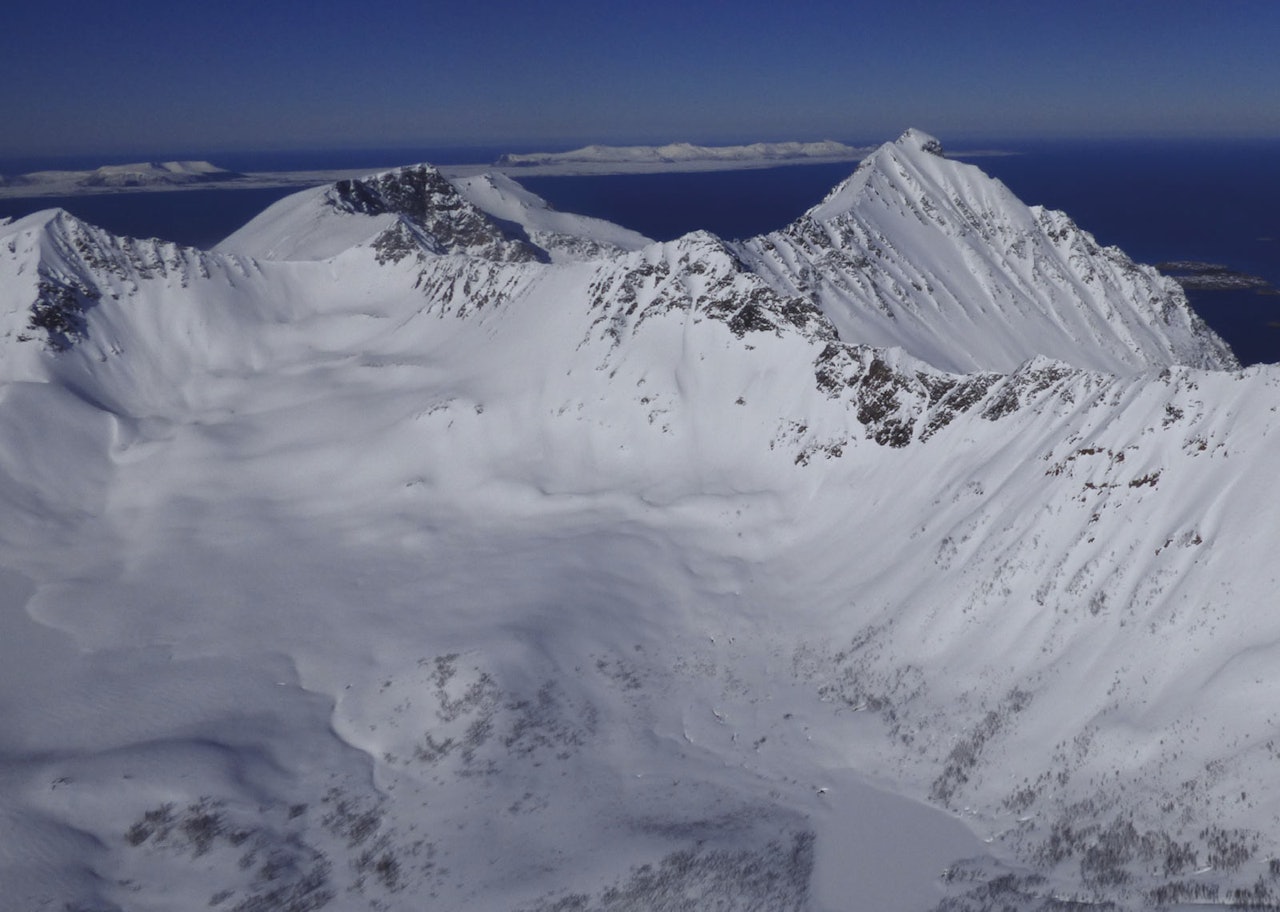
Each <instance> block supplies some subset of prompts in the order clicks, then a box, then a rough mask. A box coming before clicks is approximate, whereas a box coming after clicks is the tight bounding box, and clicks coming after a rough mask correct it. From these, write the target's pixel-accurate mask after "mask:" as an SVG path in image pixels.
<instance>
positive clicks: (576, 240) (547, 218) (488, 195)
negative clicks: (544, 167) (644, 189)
mask: <svg viewBox="0 0 1280 912" xmlns="http://www.w3.org/2000/svg"><path fill="white" fill-rule="evenodd" d="M647 243H649V239H648V238H646V237H644V236H643V235H640V234H637V233H636V232H634V231H630V230H628V229H626V228H622V227H620V226H618V225H613V224H611V223H609V222H605V221H602V220H600V219H594V218H589V217H587V216H581V215H572V214H569V213H563V212H556V211H555V210H554V209H552V208H551V207H550V206H549V205H548V204H547V203H546V202H545V201H544V200H542V199H540V198H539V197H537V196H534V195H533V194H532V193H529V192H528V191H527V190H525V189H524V188H523V187H520V186H519V185H518V184H516V183H515V182H514V181H512V180H510V179H509V178H506V177H504V176H502V175H500V174H482V175H476V176H472V177H465V178H457V179H454V180H452V181H451V180H447V179H446V178H444V177H443V176H442V175H441V174H440V172H438V171H437V170H436V169H435V168H432V167H431V166H429V165H417V166H414V167H409V168H402V169H399V170H396V171H387V172H384V173H382V174H377V175H373V176H371V177H368V178H364V179H351V180H343V181H339V182H338V183H336V184H334V185H333V186H329V187H317V188H314V189H311V190H304V191H302V192H300V193H296V194H293V195H292V196H288V197H286V198H285V199H282V200H280V201H279V202H277V203H275V204H274V205H272V206H271V207H269V208H268V209H267V210H266V211H265V212H263V213H262V214H261V215H259V216H258V217H257V218H255V219H253V220H252V221H251V222H250V223H249V224H248V225H245V226H244V227H243V228H241V229H240V230H239V231H237V232H235V233H234V234H232V235H231V236H230V237H229V238H227V239H226V240H224V241H223V242H222V243H221V244H219V245H218V248H217V249H218V250H220V251H223V252H237V253H246V254H249V255H251V256H255V257H258V258H261V259H275V260H297V259H304V260H305V259H314V260H321V259H327V258H329V257H331V256H334V255H336V254H338V253H340V252H342V251H343V250H346V249H348V248H350V247H353V246H356V245H357V244H369V245H372V246H373V247H374V248H376V249H377V250H378V251H379V253H380V256H382V257H383V258H386V257H393V256H397V255H401V254H404V253H407V251H409V250H411V249H412V250H414V251H417V249H418V247H419V246H421V247H423V248H424V249H423V253H427V254H440V253H470V254H478V255H481V256H490V255H491V251H490V250H488V249H485V248H486V247H491V248H492V250H498V251H502V253H501V256H502V257H508V258H516V259H544V260H549V261H550V260H556V261H558V260H565V259H568V260H573V259H590V258H594V257H597V256H600V255H602V254H606V253H617V252H620V251H623V250H635V249H637V248H639V247H642V246H644V245H645V244H647Z"/></svg>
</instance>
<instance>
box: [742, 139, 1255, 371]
mask: <svg viewBox="0 0 1280 912" xmlns="http://www.w3.org/2000/svg"><path fill="white" fill-rule="evenodd" d="M743 247H744V251H745V253H744V256H745V258H746V259H747V260H748V261H750V262H751V263H752V265H753V267H754V268H756V269H757V270H758V271H760V272H761V273H762V274H766V275H772V276H773V277H774V280H775V282H776V283H777V284H776V285H775V287H777V288H778V290H780V291H784V292H785V293H788V294H800V295H805V296H807V297H809V298H810V299H811V300H813V301H815V302H817V303H818V304H819V306H820V307H821V308H822V310H823V312H824V313H826V315H827V316H828V318H830V319H831V321H832V322H833V323H834V324H835V325H836V327H837V328H838V330H839V332H840V337H841V338H842V339H843V340H844V341H846V342H852V343H856V344H866V345H875V346H900V347H902V348H904V349H905V350H906V351H908V352H910V353H911V354H913V355H915V356H916V357H917V358H920V359H922V360H924V361H927V362H928V363H930V364H932V365H933V366H934V367H937V368H940V369H942V370H948V371H973V370H996V371H1009V370H1013V369H1014V368H1016V367H1017V366H1018V365H1019V364H1021V363H1022V362H1023V361H1025V360H1027V359H1028V358H1032V357H1034V356H1036V355H1045V356H1048V357H1051V358H1057V359H1060V360H1062V361H1064V362H1066V363H1068V364H1071V365H1074V366H1076V367H1082V368H1087V369H1091V370H1101V371H1106V372H1108V373H1120V374H1124V373H1131V372H1133V371H1137V370H1143V369H1146V368H1148V367H1151V366H1164V365H1168V364H1185V365H1188V366H1194V367H1205V368H1225V367H1233V366H1235V364H1236V361H1235V358H1234V356H1232V355H1231V353H1230V351H1229V349H1228V348H1227V346H1226V344H1225V343H1223V342H1222V340H1221V339H1219V338H1218V337H1217V336H1216V335H1215V334H1214V333H1213V332H1212V331H1211V330H1209V329H1208V328H1207V327H1206V326H1205V325H1204V323H1203V321H1202V320H1201V319H1200V318H1199V317H1198V316H1196V314H1195V313H1194V312H1193V311H1192V310H1191V308H1190V306H1189V305H1188V304H1187V300H1186V297H1185V295H1184V294H1183V293H1182V291H1181V289H1180V288H1178V287H1177V286H1176V285H1175V283H1173V282H1172V281H1171V280H1168V279H1165V278H1163V277H1162V276H1160V275H1159V274H1158V273H1156V271H1155V270H1154V269H1152V268H1151V267H1149V266H1140V265H1138V264H1135V263H1134V262H1133V261H1132V260H1130V259H1129V258H1128V257H1127V256H1125V255H1124V253H1123V252H1121V251H1120V250H1118V249H1116V248H1114V247H1102V246H1101V245H1099V244H1098V243H1097V241H1095V240H1094V238H1093V236H1092V235H1090V234H1089V233H1088V232H1086V231H1082V230H1081V229H1080V228H1078V227H1077V226H1076V225H1075V224H1074V223H1073V222H1072V221H1071V220H1070V219H1069V218H1067V217H1066V216H1065V215H1063V214H1062V213H1059V212H1051V211H1048V210H1045V209H1043V208H1042V207H1039V206H1031V207H1029V206H1027V205H1026V204H1024V203H1023V202H1022V201H1021V200H1019V199H1018V198H1017V197H1016V196H1014V194H1013V193H1012V192H1011V191H1010V190H1009V189H1008V188H1007V187H1005V185H1004V184H1002V183H1001V182H1000V181H998V180H996V179H994V178H991V177H988V176H987V175H986V174H984V173H983V172H982V171H981V170H980V169H979V168H977V167H975V166H974V165H969V164H966V163H964V162H959V161H954V160H952V159H948V158H945V157H943V154H942V144H941V143H940V142H939V141H938V140H937V139H936V138H935V137H933V136H930V135H929V134H928V133H924V132H923V131H920V130H914V129H912V130H907V131H906V132H905V133H903V134H902V135H901V136H900V137H899V138H898V139H897V140H895V141H894V142H891V143H885V144H884V145H882V146H881V147H880V148H879V149H877V150H876V151H875V152H873V153H872V154H871V155H869V156H867V158H866V159H864V160H863V161H862V163H861V164H860V165H859V166H858V168H857V170H856V171H854V173H853V174H852V175H850V176H849V178H848V179H847V180H845V181H844V182H843V183H841V184H840V185H838V186H837V187H836V188H835V189H834V190H832V191H831V192H830V193H829V194H828V195H827V197H826V199H824V200H823V201H822V202H821V203H819V204H818V205H817V206H814V207H813V208H812V209H810V210H809V211H808V212H807V213H805V215H803V216H801V217H800V218H799V219H798V220H797V221H796V222H794V223H793V224H792V225H790V226H788V227H787V228H785V229H783V230H782V231H778V232H774V233H772V234H769V235H766V236H764V237H762V238H756V239H754V240H752V241H747V242H746V243H745V244H744V245H743Z"/></svg>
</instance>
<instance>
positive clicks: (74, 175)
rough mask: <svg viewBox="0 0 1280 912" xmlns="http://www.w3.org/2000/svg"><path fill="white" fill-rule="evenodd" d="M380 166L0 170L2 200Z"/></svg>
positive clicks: (297, 180) (319, 180)
mask: <svg viewBox="0 0 1280 912" xmlns="http://www.w3.org/2000/svg"><path fill="white" fill-rule="evenodd" d="M374 170H377V169H371V168H362V169H359V170H354V171H353V170H341V171H265V172H254V173H250V174H244V173H241V172H239V171H231V170H229V169H227V168H222V167H219V166H218V165H215V164H213V163H211V162H207V161H166V162H134V163H130V164H124V165H103V166H102V167H100V168H94V169H92V170H87V171H32V172H29V173H27V174H18V175H12V176H5V175H0V199H12V198H18V197H22V198H27V197H44V196H81V195H90V194H103V193H139V192H150V191H159V190H206V189H207V190H231V189H237V188H251V187H305V186H311V185H315V184H325V183H330V182H332V181H334V180H340V179H342V178H344V177H358V176H361V175H364V174H368V173H369V172H370V171H374Z"/></svg>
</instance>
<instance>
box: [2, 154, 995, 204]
mask: <svg viewBox="0 0 1280 912" xmlns="http://www.w3.org/2000/svg"><path fill="white" fill-rule="evenodd" d="M873 148H874V147H872V146H850V145H846V144H844V143H839V142H834V141H830V140H827V141H823V142H812V143H804V142H779V143H752V144H750V145H740V146H697V145H693V144H690V143H671V144H668V145H665V146H602V145H594V146H584V147H583V148H581V149H575V150H572V151H569V152H527V153H505V154H502V155H499V156H498V157H497V158H496V159H495V160H492V161H487V162H472V163H465V162H464V163H448V164H439V163H437V162H431V161H428V163H429V164H432V165H434V166H435V167H437V168H438V169H439V171H440V172H441V173H442V174H443V175H445V176H446V177H450V178H454V177H458V178H461V177H472V176H474V175H477V174H483V173H485V172H493V171H496V172H500V173H503V174H507V175H510V176H511V177H513V178H515V179H517V180H519V179H520V178H522V177H591V176H602V177H603V176H610V175H625V174H680V173H705V172H715V171H741V170H761V169H766V168H783V167H789V166H793V165H832V164H841V163H845V162H857V161H861V160H862V158H863V157H865V156H866V155H867V153H869V152H870V151H871V150H872V149H873ZM1018 154H1019V153H1017V152H1011V151H1006V150H1001V149H975V150H967V151H958V152H950V151H949V152H948V153H947V155H948V157H950V158H984V157H998V156H1008V155H1018ZM417 163H418V162H416V161H410V160H405V161H398V162H396V163H394V164H388V165H385V166H382V167H366V168H318V169H305V170H279V171H274V170H270V171H268V170H245V171H233V170H230V169H226V168H222V167H220V166H218V165H216V164H213V163H211V162H207V161H185V162H141V163H136V164H127V165H106V166H102V167H99V168H96V169H85V170H46V171H36V172H30V173H27V174H18V175H0V199H40V198H45V197H74V196H99V195H104V194H117V193H163V192H173V191H180V190H250V189H272V188H288V187H297V188H299V189H301V188H304V187H314V186H319V185H321V184H328V183H333V182H334V181H339V180H345V179H348V178H354V177H363V176H366V175H369V174H376V173H378V172H380V171H386V170H390V169H392V168H396V167H402V166H404V165H411V164H417Z"/></svg>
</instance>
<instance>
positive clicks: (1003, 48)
mask: <svg viewBox="0 0 1280 912" xmlns="http://www.w3.org/2000/svg"><path fill="white" fill-rule="evenodd" d="M1278 45H1280V2H1276V0H1214V2H1209V0H1205V2H1189V0H1163V2H1157V0H1150V2H1137V0H1106V2H1102V0H1072V2H1060V0H1053V2H1041V0H1018V2H1006V0H987V2H983V0H969V2H960V0H932V2H924V0H915V2H910V0H906V2H904V0H879V2H875V3H859V2H849V0H842V2H824V0H818V2H808V3H803V2H801V3H793V4H784V3H782V2H779V0H769V2H763V0H734V2H727V0H726V2H717V0H647V2H630V0H628V2H622V0H592V2H578V0H568V2H557V0H544V2H534V0H521V2H509V0H487V2H486V0H458V2H451V3H440V2H409V0H371V2H370V3H368V4H365V5H363V6H361V5H359V4H353V3H349V2H341V0H312V2H310V3H300V2H299V3H272V2H271V0H261V2H245V0H223V2H219V3H204V2H202V3H193V2H185V0H168V2H157V0H130V2H128V3H108V2H101V0H95V2H86V0H60V2H59V3H58V4H57V5H56V7H54V6H50V5H48V4H35V3H25V2H24V3H15V4H9V5H8V8H7V9H6V10H5V12H4V13H3V14H0V62H2V64H0V75H2V77H3V81H2V82H0V158H14V157H20V156H23V157H29V156H45V155H56V154H75V155H85V154H90V155H93V154H102V155H103V157H104V160H106V158H108V157H110V156H116V157H119V156H120V155H122V154H125V153H139V154H146V155H151V154H157V153H161V152H176V151H193V152H195V151H198V152H205V153H209V154H213V153H216V152H218V151H226V150H264V149H297V148H380V147H395V146H403V147H410V146H415V147H424V146H446V145H455V144H467V145H479V144H496V145H507V146H510V147H511V148H512V149H513V150H515V151H519V150H521V149H526V150H527V149H528V148H535V147H552V146H564V145H567V144H575V143H581V142H589V141H604V142H666V141H672V140H690V141H700V142H735V141H744V140H768V139H823V138H833V139H844V140H855V141H880V140H885V139H890V138H892V137H893V136H896V135H897V134H898V133H899V132H900V131H901V130H902V129H903V128H905V127H906V126H919V127H922V128H924V129H926V130H929V131H930V132H933V133H936V134H938V135H940V136H941V137H942V138H943V139H944V141H947V142H948V143H950V144H952V145H954V144H955V142H956V141H957V140H961V141H969V140H974V139H980V138H985V137H1000V138H1011V139H1012V138H1037V137H1045V138H1051V137H1077V138H1079V137H1119V136H1124V137H1149V136H1176V137H1218V136H1222V137H1228V136H1229V137H1236V136H1271V137H1276V136H1280V52H1278V50H1277V47H1278Z"/></svg>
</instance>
